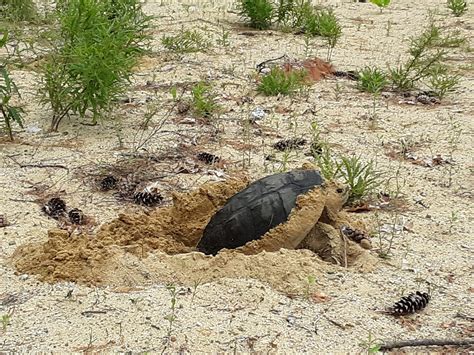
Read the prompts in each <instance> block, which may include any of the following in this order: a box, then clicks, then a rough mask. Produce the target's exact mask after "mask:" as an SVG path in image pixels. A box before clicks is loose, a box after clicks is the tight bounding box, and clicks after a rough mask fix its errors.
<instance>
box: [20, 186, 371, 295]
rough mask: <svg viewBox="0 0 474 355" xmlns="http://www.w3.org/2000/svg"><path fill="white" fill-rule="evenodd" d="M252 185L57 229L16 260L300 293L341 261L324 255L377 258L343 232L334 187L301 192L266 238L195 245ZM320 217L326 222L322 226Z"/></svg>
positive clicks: (113, 278) (83, 271) (23, 264)
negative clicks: (91, 231) (84, 229)
mask: <svg viewBox="0 0 474 355" xmlns="http://www.w3.org/2000/svg"><path fill="white" fill-rule="evenodd" d="M247 184H248V181H247V180H246V179H230V180H228V181H226V182H220V183H209V184H206V185H204V186H202V187H201V188H199V189H198V190H197V191H194V192H190V193H186V194H176V195H175V196H174V197H173V205H172V206H170V207H164V208H159V209H156V210H153V211H151V212H149V213H140V214H133V215H132V214H122V215H120V216H119V217H118V218H117V219H115V220H113V221H111V222H110V223H107V224H105V225H103V226H102V227H101V228H100V230H99V231H98V232H97V233H96V235H95V236H90V235H72V236H69V235H68V233H67V232H66V231H63V230H57V229H56V230H51V231H49V233H48V240H47V241H46V242H44V243H36V244H28V245H25V246H21V247H19V248H18V249H17V250H16V251H15V253H14V255H13V257H12V261H13V263H14V265H15V267H16V268H17V269H18V271H19V272H21V273H28V274H36V275H38V276H39V278H40V279H41V280H44V281H47V282H54V281H59V280H68V281H75V282H80V283H85V284H96V285H98V284H100V285H115V286H136V285H144V284H147V283H154V282H173V283H181V284H188V285H192V284H195V283H196V282H208V281H212V280H215V279H218V278H223V277H231V278H236V277H242V278H255V279H259V280H261V281H264V282H268V283H270V284H271V285H273V286H274V287H275V288H277V289H278V290H281V291H285V292H299V291H298V290H299V289H300V288H301V287H304V285H305V280H306V279H307V277H308V275H318V274H319V273H321V272H324V271H326V270H328V269H332V268H334V266H333V265H331V264H329V263H326V262H325V261H329V262H331V263H337V264H340V265H344V266H346V265H347V266H356V267H357V268H358V269H361V270H368V269H371V268H372V266H373V265H374V258H373V257H371V256H370V255H369V254H368V252H367V251H365V250H364V249H362V248H361V247H360V246H359V245H357V244H356V243H354V242H352V241H348V240H343V239H341V236H340V234H339V232H338V231H337V228H338V226H339V225H342V224H345V225H347V224H348V221H347V218H346V216H345V214H344V213H342V212H339V208H340V207H341V202H340V200H339V201H338V200H337V199H336V197H335V195H334V194H332V191H333V190H332V189H330V188H325V189H321V188H316V189H314V190H312V191H310V192H309V193H307V194H306V195H303V196H299V198H298V200H297V207H295V208H294V209H293V211H292V213H291V214H290V216H289V220H288V222H287V223H284V224H281V225H279V226H277V227H276V228H274V229H272V230H270V231H269V232H268V233H267V234H266V235H265V236H264V237H263V238H262V239H261V240H258V241H253V242H250V243H248V244H247V245H245V246H243V247H241V248H238V249H236V250H224V251H222V252H220V253H219V254H218V255H217V256H215V257H212V256H206V255H204V254H202V253H197V252H193V250H194V247H195V246H196V244H197V243H198V241H199V240H200V238H201V236H202V233H203V230H204V228H205V226H206V225H207V223H208V222H209V220H210V218H211V217H212V215H213V214H214V213H215V212H216V211H217V209H218V208H220V207H221V206H223V205H224V204H225V202H226V201H227V199H228V198H229V197H231V196H232V195H234V194H235V193H236V192H238V191H240V190H242V189H243V188H244V187H245V186H246V185H247ZM317 220H319V221H320V222H319V223H318V224H317V225H316V226H315V221H317ZM288 236H291V238H288ZM281 248H288V249H289V250H287V249H281ZM295 248H299V250H293V249H295ZM303 248H310V249H312V250H313V251H314V252H313V251H309V250H306V249H303ZM280 249H281V250H280ZM315 253H316V254H315ZM318 254H319V255H321V257H322V258H321V257H320V256H319V255H318ZM323 259H324V260H325V261H323Z"/></svg>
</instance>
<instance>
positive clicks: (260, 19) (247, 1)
mask: <svg viewBox="0 0 474 355" xmlns="http://www.w3.org/2000/svg"><path fill="white" fill-rule="evenodd" d="M238 8H239V11H240V15H241V16H242V17H243V18H244V19H245V20H246V21H247V23H248V24H249V26H251V27H253V28H256V29H258V30H265V29H267V28H269V27H270V26H271V25H272V22H273V19H274V16H275V9H274V7H273V4H272V2H271V1H270V0H239V4H238Z"/></svg>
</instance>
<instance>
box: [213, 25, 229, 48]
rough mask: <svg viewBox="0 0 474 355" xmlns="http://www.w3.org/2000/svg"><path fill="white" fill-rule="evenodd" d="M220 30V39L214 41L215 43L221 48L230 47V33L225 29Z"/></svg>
mask: <svg viewBox="0 0 474 355" xmlns="http://www.w3.org/2000/svg"><path fill="white" fill-rule="evenodd" d="M221 30H222V32H221V37H220V38H218V39H217V40H216V43H217V44H218V45H219V46H222V47H229V46H230V41H229V36H230V32H229V31H227V30H226V29H225V28H222V29H221Z"/></svg>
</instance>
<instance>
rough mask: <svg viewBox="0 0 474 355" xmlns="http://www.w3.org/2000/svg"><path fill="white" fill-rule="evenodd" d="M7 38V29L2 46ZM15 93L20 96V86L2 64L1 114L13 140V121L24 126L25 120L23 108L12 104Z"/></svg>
mask: <svg viewBox="0 0 474 355" xmlns="http://www.w3.org/2000/svg"><path fill="white" fill-rule="evenodd" d="M7 40H8V34H7V32H6V31H5V32H4V33H3V37H2V38H1V39H0V48H2V47H3V46H4V45H5V44H6V43H7ZM14 95H18V96H20V94H19V92H18V88H17V86H16V85H15V82H14V81H13V80H12V79H11V78H10V74H9V72H8V69H7V67H6V66H3V65H2V64H0V114H1V115H2V116H3V121H4V122H5V129H6V130H7V133H8V136H9V137H10V140H11V141H13V131H12V122H16V123H17V124H18V125H19V126H20V127H22V128H23V120H22V117H21V115H22V113H23V109H22V108H21V107H18V106H13V105H12V104H10V100H11V98H12V97H13V96H14Z"/></svg>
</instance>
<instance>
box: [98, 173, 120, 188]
mask: <svg viewBox="0 0 474 355" xmlns="http://www.w3.org/2000/svg"><path fill="white" fill-rule="evenodd" d="M117 182H118V181H117V179H116V178H115V177H114V176H112V175H108V176H106V177H105V178H103V179H102V180H100V182H99V185H100V189H101V190H102V191H109V190H113V189H115V188H116V187H117Z"/></svg>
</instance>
